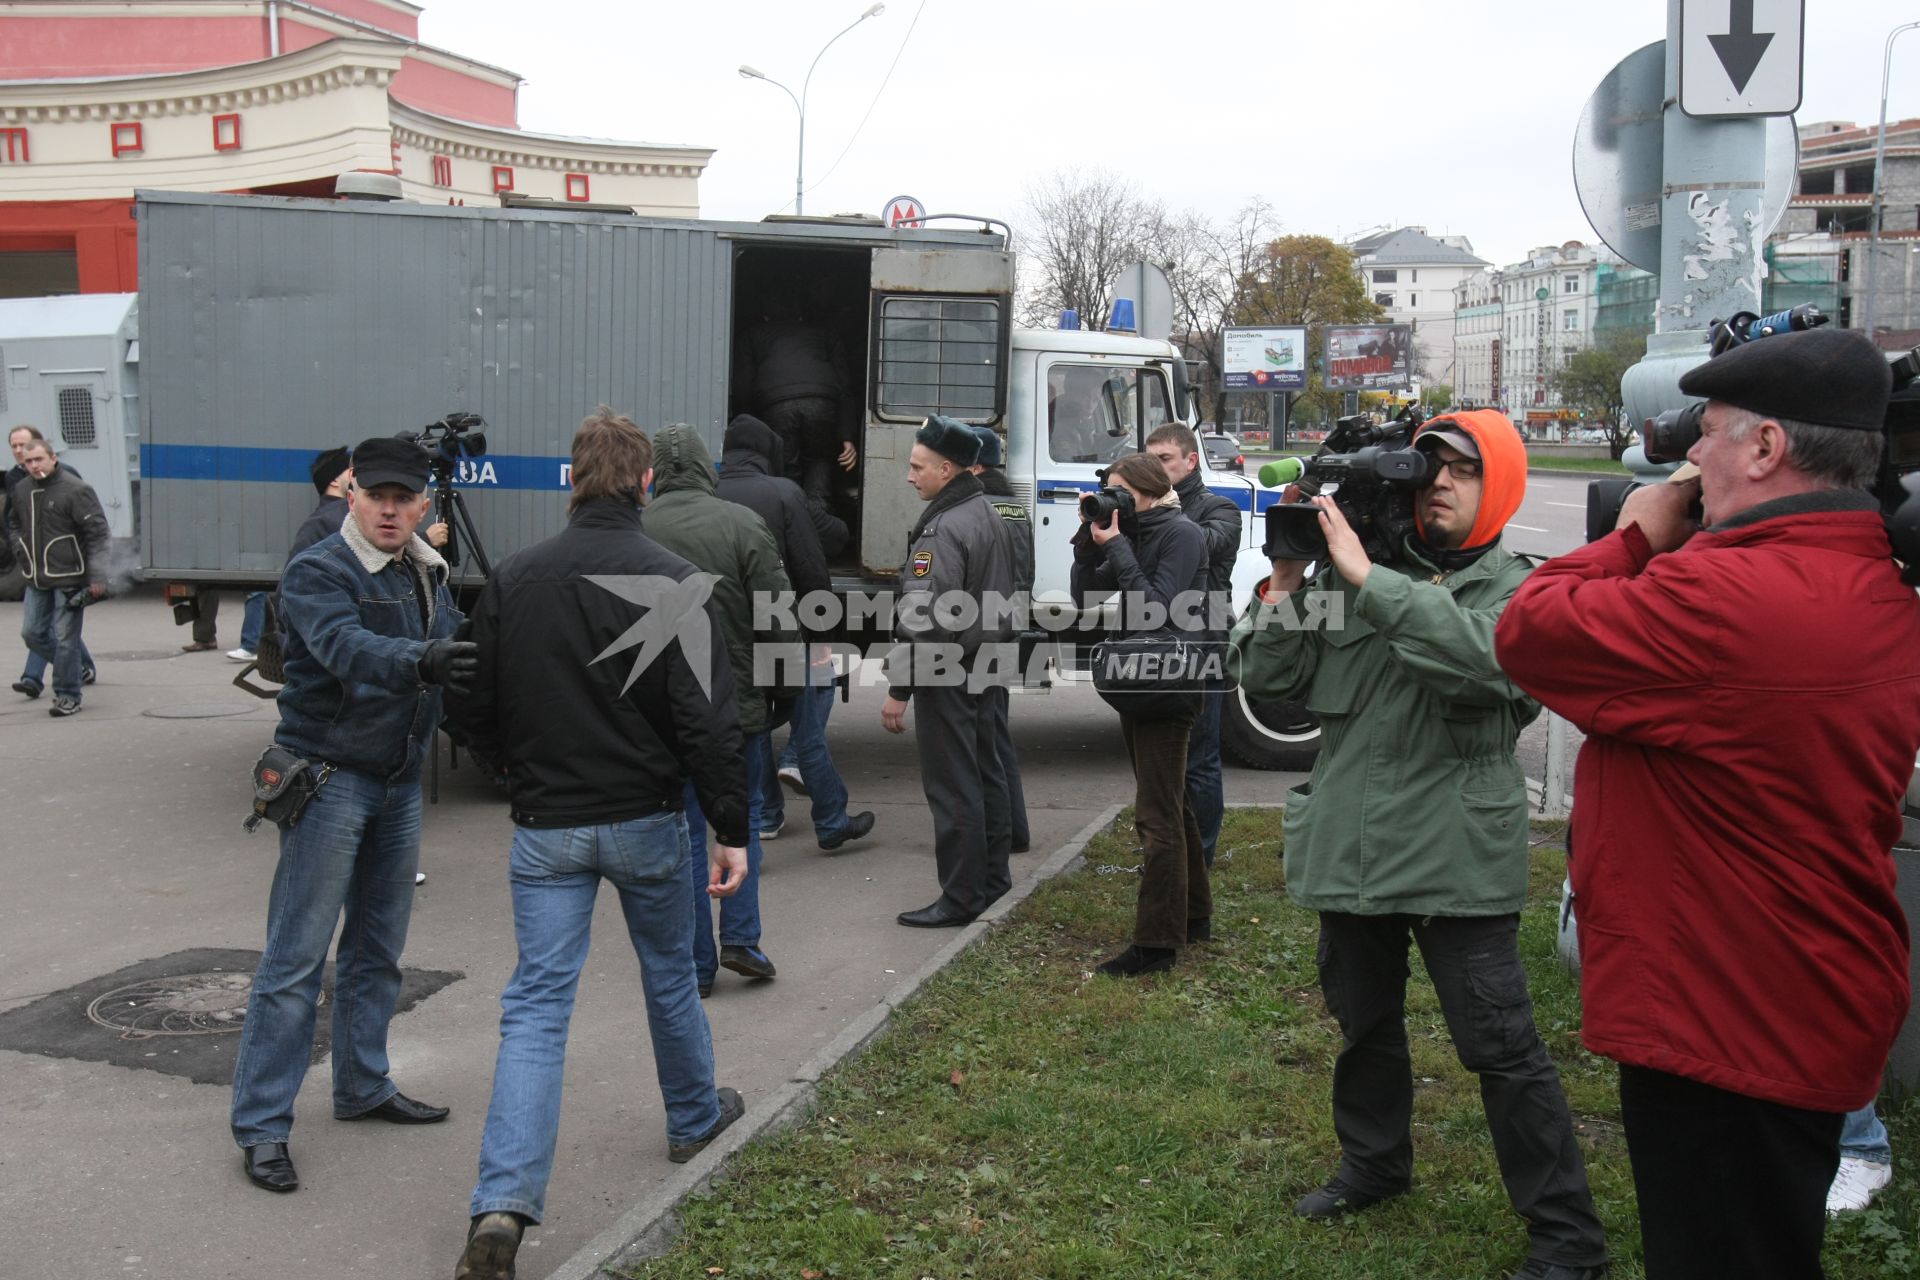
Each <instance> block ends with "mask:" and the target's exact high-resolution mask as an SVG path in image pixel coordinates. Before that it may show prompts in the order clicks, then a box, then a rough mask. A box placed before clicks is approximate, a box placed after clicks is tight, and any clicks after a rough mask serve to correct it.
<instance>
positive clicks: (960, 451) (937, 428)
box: [913, 413, 980, 467]
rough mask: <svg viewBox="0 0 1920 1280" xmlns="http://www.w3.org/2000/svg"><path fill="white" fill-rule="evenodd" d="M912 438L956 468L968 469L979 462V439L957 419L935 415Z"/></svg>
mask: <svg viewBox="0 0 1920 1280" xmlns="http://www.w3.org/2000/svg"><path fill="white" fill-rule="evenodd" d="M913 438H914V441H915V442H916V443H919V444H923V445H925V446H927V448H929V449H931V450H933V451H934V452H935V453H937V454H939V455H940V456H941V457H943V458H945V459H947V460H948V461H949V462H952V463H953V464H954V465H956V466H961V467H970V466H972V465H973V464H974V463H975V462H978V461H979V460H980V437H979V436H977V435H975V434H973V428H972V427H970V426H968V425H967V424H966V423H964V422H962V421H960V419H958V418H949V417H947V416H946V415H945V414H942V413H936V414H934V415H933V416H932V417H931V418H928V419H927V420H926V422H925V423H923V424H922V425H921V427H920V429H919V430H918V431H916V432H914V433H913Z"/></svg>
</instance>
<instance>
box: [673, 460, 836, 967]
mask: <svg viewBox="0 0 1920 1280" xmlns="http://www.w3.org/2000/svg"><path fill="white" fill-rule="evenodd" d="M653 449H654V453H653V464H654V470H653V495H654V496H653V501H652V502H651V503H649V504H648V506H647V513H646V519H645V520H644V521H643V527H644V529H645V531H646V534H647V536H648V537H650V538H652V539H653V540H654V541H655V542H658V543H659V544H660V545H661V546H663V547H665V548H666V549H667V550H669V551H671V552H673V553H675V554H676V555H680V556H684V557H685V558H686V559H687V560H689V561H690V562H692V564H693V566H694V567H695V568H696V569H699V570H701V571H703V572H704V573H706V574H708V575H710V576H711V577H712V578H713V580H714V581H713V599H712V605H713V615H714V620H715V622H716V623H717V624H718V625H719V628H720V635H719V637H718V639H719V641H720V643H722V644H724V645H725V646H726V649H727V652H728V653H729V654H730V655H731V656H732V658H733V683H734V705H735V707H736V708H737V710H738V713H739V718H740V733H741V736H742V738H743V739H744V743H743V746H744V750H745V753H746V760H745V765H744V770H743V772H744V778H743V780H744V782H745V783H746V788H747V806H748V815H747V826H748V833H747V878H746V882H745V883H744V884H743V885H741V887H740V892H739V893H736V894H734V895H733V896H732V897H730V898H727V899H725V900H724V901H722V902H721V904H720V951H719V954H718V955H717V956H716V954H715V952H714V946H713V915H712V908H711V906H710V904H709V903H708V901H707V884H706V877H705V874H704V873H698V874H695V875H693V877H692V879H691V880H690V881H689V885H688V889H689V901H690V903H691V905H692V910H693V959H694V968H695V971H696V974H697V976H698V978H699V980H700V994H701V995H703V996H704V995H707V994H709V993H710V992H711V991H712V990H713V979H714V971H715V970H716V969H717V968H726V969H731V970H732V971H733V972H735V973H737V974H740V975H742V976H743V977H747V978H771V977H773V976H774V972H775V971H774V966H773V961H772V960H770V959H768V958H767V953H766V952H764V951H762V950H761V949H760V822H761V818H760V792H761V788H762V786H763V784H764V779H763V778H762V777H761V774H762V772H763V770H764V762H765V760H766V759H767V733H768V731H769V730H770V729H771V728H772V727H773V725H772V719H773V708H772V705H771V702H770V700H769V699H768V697H767V694H766V692H765V690H764V689H762V688H761V687H759V686H758V684H757V683H756V681H755V678H754V675H755V672H754V651H755V649H756V648H757V647H758V642H760V641H765V642H767V643H769V644H773V645H777V646H780V647H781V648H785V647H787V646H792V647H793V653H792V654H789V655H786V656H789V657H797V656H798V654H799V652H800V650H799V648H798V645H797V641H798V640H799V635H798V633H797V632H794V633H784V632H783V633H779V634H768V635H762V636H758V637H757V636H756V635H755V633H754V625H753V624H754V601H755V599H756V598H758V599H763V600H770V599H772V598H774V597H777V596H779V595H781V594H783V593H785V592H788V591H791V590H792V589H793V584H792V582H791V581H790V580H789V579H788V577H787V571H786V570H785V569H783V568H782V567H781V565H780V548H779V546H778V545H777V544H776V543H775V542H774V539H773V534H772V532H771V531H769V530H768V528H767V525H766V522H765V521H763V520H762V519H761V518H760V517H759V516H757V515H755V514H754V513H753V512H752V511H749V510H748V509H747V508H745V507H743V506H740V505H739V504H738V503H733V502H727V501H725V500H723V499H722V498H720V497H719V496H717V494H716V492H715V490H716V489H718V487H719V478H718V477H717V476H716V475H715V474H714V470H713V460H712V458H711V457H710V456H709V455H708V453H707V446H706V444H705V443H703V442H702V441H701V439H700V433H699V432H698V431H696V430H695V429H694V428H692V427H690V426H687V425H686V424H685V423H675V424H674V425H672V426H670V427H666V428H664V429H663V430H661V432H660V433H659V434H658V435H656V436H655V437H654V441H653ZM686 804H687V826H688V829H689V830H697V831H701V832H703V833H704V830H705V828H704V825H703V824H704V822H705V818H704V817H703V815H702V813H701V810H700V797H699V796H698V795H697V794H695V792H694V790H693V788H692V787H689V788H688V789H687V795H686Z"/></svg>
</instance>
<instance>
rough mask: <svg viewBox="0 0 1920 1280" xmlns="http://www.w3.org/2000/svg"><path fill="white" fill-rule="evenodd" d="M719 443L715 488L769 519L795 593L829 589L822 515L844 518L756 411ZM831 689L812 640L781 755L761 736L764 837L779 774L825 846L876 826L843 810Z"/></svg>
mask: <svg viewBox="0 0 1920 1280" xmlns="http://www.w3.org/2000/svg"><path fill="white" fill-rule="evenodd" d="M722 446H723V447H722V452H721V455H720V484H719V487H718V488H717V489H716V490H715V491H714V492H715V494H716V496H718V497H720V498H723V499H725V500H726V501H728V502H737V503H739V504H740V505H741V506H743V507H746V508H747V509H748V510H750V511H752V512H753V513H754V514H755V515H757V516H759V517H760V518H761V519H762V520H763V521H765V522H766V525H767V529H768V530H769V531H770V532H771V533H772V534H773V542H774V545H775V546H776V547H778V548H779V549H780V560H781V562H782V563H783V564H784V565H785V566H786V570H787V577H788V578H789V579H791V580H792V582H793V590H794V595H795V598H796V599H797V600H804V599H806V598H807V597H808V596H809V595H812V594H813V593H815V592H827V591H831V590H832V589H833V580H832V578H830V577H829V576H828V572H827V557H826V556H825V555H824V554H822V552H821V547H820V538H819V536H818V530H819V527H820V526H819V520H820V518H821V517H823V516H824V517H825V519H827V520H829V521H831V522H832V523H833V524H836V525H839V527H840V537H841V540H842V541H844V540H845V538H846V526H845V525H843V524H840V522H839V521H838V520H834V519H833V517H831V516H827V515H825V510H824V508H822V507H819V506H817V505H815V504H812V503H809V502H808V501H807V498H806V495H804V494H803V493H801V491H800V486H799V485H797V484H795V483H794V482H793V481H791V480H789V479H787V478H786V476H784V475H782V474H781V463H782V458H783V451H782V447H781V444H780V437H779V436H777V435H775V434H774V431H773V428H771V427H769V426H768V425H767V424H766V423H764V422H762V421H760V419H758V418H756V417H754V416H752V415H751V414H746V413H743V414H741V415H739V416H738V417H736V418H735V419H734V420H733V421H732V422H730V423H728V424H727V435H726V439H725V440H724V441H723V442H722ZM833 696H834V682H833V667H832V664H831V655H830V654H829V653H828V652H827V649H826V646H825V645H824V644H815V645H810V646H809V649H808V666H807V687H806V689H805V690H804V691H803V692H802V693H801V694H800V696H799V697H798V698H796V699H795V700H794V707H793V718H792V721H791V723H790V725H789V727H788V730H787V745H786V748H785V749H784V750H783V751H782V752H781V753H780V757H779V760H778V761H776V760H775V759H774V757H773V747H772V742H771V739H767V740H766V747H765V750H766V758H765V759H764V760H762V761H761V771H760V778H761V781H762V785H761V796H760V838H761V839H762V840H771V839H773V838H774V837H775V836H777V835H779V834H780V830H781V828H782V827H784V826H785V825H786V811H787V799H786V795H785V793H784V792H782V790H781V782H782V780H783V779H787V780H790V783H791V785H794V787H795V790H797V791H799V792H800V793H801V794H803V795H807V796H810V797H812V800H813V814H812V817H813V836H814V839H815V840H817V841H819V843H820V847H821V848H822V849H824V850H826V851H827V852H829V853H831V852H833V851H834V850H836V849H838V848H840V847H841V846H842V845H845V844H846V843H848V842H849V841H852V840H858V839H860V838H861V837H863V836H865V835H867V834H868V833H869V832H871V831H872V830H873V823H874V817H873V813H872V812H871V811H870V810H869V811H865V812H861V813H856V814H848V812H847V785H846V783H845V781H843V780H842V779H841V777H840V771H839V770H838V769H836V768H835V767H834V764H833V756H832V754H831V753H830V752H828V750H827V717H828V715H829V714H830V713H831V712H832V710H833Z"/></svg>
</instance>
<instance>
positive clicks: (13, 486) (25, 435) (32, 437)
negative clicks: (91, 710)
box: [0, 425, 94, 698]
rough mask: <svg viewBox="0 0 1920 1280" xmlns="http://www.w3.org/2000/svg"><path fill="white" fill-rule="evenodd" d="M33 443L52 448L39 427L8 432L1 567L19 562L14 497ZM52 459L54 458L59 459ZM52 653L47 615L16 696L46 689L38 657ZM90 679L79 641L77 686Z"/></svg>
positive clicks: (17, 508) (75, 474) (88, 659)
mask: <svg viewBox="0 0 1920 1280" xmlns="http://www.w3.org/2000/svg"><path fill="white" fill-rule="evenodd" d="M35 443H39V444H45V445H47V448H49V449H51V448H53V446H52V445H51V444H47V438H46V436H44V435H42V434H41V433H40V428H38V427H30V426H25V425H21V426H18V427H15V428H14V429H13V430H11V431H9V432H7V444H8V445H10V446H11V447H12V449H13V469H12V470H11V471H9V472H7V479H6V486H7V514H6V526H5V530H6V533H5V537H4V538H0V541H3V542H5V543H6V544H7V546H6V551H5V553H4V557H3V558H0V563H9V562H11V563H17V562H18V559H19V557H18V556H17V555H15V554H14V549H13V537H14V533H15V524H14V522H15V521H16V520H17V519H18V517H19V515H20V501H21V500H20V498H19V496H17V495H19V494H22V493H24V492H25V490H24V489H23V488H22V486H24V485H25V484H27V483H28V482H29V481H31V480H32V479H33V477H32V476H30V475H28V474H27V468H26V466H25V465H24V464H23V461H22V460H23V459H24V458H25V457H26V456H27V446H28V445H31V444H35ZM55 456H56V457H57V456H58V455H55ZM63 469H64V470H65V471H66V472H67V474H69V475H71V476H73V477H74V478H75V479H78V478H80V473H79V472H78V471H75V470H74V469H73V468H72V467H65V468H63ZM18 567H19V569H20V572H22V573H26V572H27V566H26V565H24V564H21V565H19V566H18ZM52 651H53V619H52V615H51V614H49V615H48V618H47V624H46V627H45V628H44V630H43V633H42V636H41V643H40V645H39V647H38V648H36V647H35V646H34V645H33V643H32V642H28V645H27V663H26V666H25V667H24V668H23V669H22V670H21V672H20V678H19V679H18V680H15V681H14V682H13V691H14V692H15V693H24V694H26V695H27V697H29V698H37V697H39V696H40V695H41V693H42V692H43V691H44V690H45V689H46V685H47V660H46V659H45V658H43V657H41V656H40V655H41V654H42V653H43V652H45V653H51V652H52ZM93 676H94V672H93V655H92V654H91V653H88V652H87V644H86V641H84V640H82V641H81V642H80V683H81V684H83V685H84V684H92V683H93Z"/></svg>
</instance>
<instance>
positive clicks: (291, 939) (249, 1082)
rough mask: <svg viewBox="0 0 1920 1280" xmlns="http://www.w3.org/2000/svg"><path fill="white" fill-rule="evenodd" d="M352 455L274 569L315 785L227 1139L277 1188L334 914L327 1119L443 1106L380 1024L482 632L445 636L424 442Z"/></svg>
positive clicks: (445, 600) (292, 850) (288, 709)
mask: <svg viewBox="0 0 1920 1280" xmlns="http://www.w3.org/2000/svg"><path fill="white" fill-rule="evenodd" d="M353 464H354V470H355V473H356V482H355V486H354V490H353V493H352V495H351V497H350V498H349V499H348V504H349V518H348V519H347V521H346V523H345V524H343V525H342V526H341V527H340V531H339V532H337V533H334V534H330V535H328V536H327V537H325V538H322V539H321V540H320V541H319V542H317V543H315V544H314V545H313V547H312V548H310V549H309V550H308V551H307V552H306V553H304V554H303V555H300V556H298V557H296V558H295V559H294V562H293V563H292V564H290V565H288V566H287V571H286V573H285V575H284V576H283V577H282V578H281V582H280V597H281V600H282V601H283V602H284V604H285V607H286V626H287V629H286V674H287V680H286V684H285V685H284V686H282V687H281V690H280V727H279V729H278V730H277V731H276V732H275V734H274V741H275V743H276V744H278V745H279V746H281V747H284V748H286V749H287V750H288V751H290V752H291V753H292V754H293V755H295V756H298V757H299V758H300V759H302V760H303V761H305V762H307V764H308V765H309V768H310V770H311V774H310V776H311V777H312V779H313V782H314V784H315V787H316V789H315V791H314V792H313V796H312V798H311V799H310V800H309V801H308V802H307V805H306V809H305V812H303V813H302V814H301V815H300V816H299V819H298V821H297V822H295V823H293V824H292V825H290V826H286V827H283V828H282V829H281V831H280V862H279V865H278V866H277V867H276V868H275V870H274V875H273V893H272V896H271V897H270V898H269V899H268V902H267V941H266V946H265V947H264V948H263V949H262V950H261V952H260V967H259V969H258V970H257V971H256V972H255V974H254V976H253V994H252V995H251V997H249V999H248V1001H247V1017H246V1023H245V1025H244V1026H243V1027H242V1029H241V1032H240V1047H239V1050H238V1054H237V1056H236V1057H235V1059H234V1066H233V1115H232V1124H233V1139H234V1141H235V1142H236V1143H238V1144H239V1146H240V1149H241V1152H242V1155H243V1164H244V1167H245V1169H246V1173H247V1177H248V1178H249V1179H250V1180H252V1182H253V1184H254V1185H255V1186H258V1187H262V1188H264V1189H266V1190H268V1191H293V1190H295V1189H296V1188H298V1187H299V1185H300V1179H299V1177H298V1176H297V1175H296V1174H295V1172H294V1168H293V1160H292V1157H291V1156H290V1155H289V1153H288V1151H287V1138H288V1135H289V1133H290V1132H291V1130H292V1128H293V1102H294V1097H295V1095H297V1094H298V1093H299V1092H300V1082H301V1081H302V1080H303V1079H304V1078H305V1076H306V1074H307V1060H308V1057H309V1055H310V1054H311V1053H312V1051H313V1029H314V1020H315V1018H316V1016H317V1013H318V1007H319V1000H320V979H321V970H322V968H323V967H324V966H325V964H326V961H327V944H328V943H329V942H330V941H332V939H333V932H334V927H335V926H336V925H340V926H341V928H340V945H339V949H338V951H337V952H336V954H335V957H334V961H335V963H334V982H333V1000H332V1007H333V1039H332V1053H333V1114H334V1118H335V1119H339V1120H365V1119H374V1120H385V1121H387V1122H389V1123H391V1124H407V1125H411V1124H433V1123H435V1122H436V1121H440V1120H444V1119H446V1118H447V1109H446V1108H445V1107H435V1106H428V1105H427V1104H425V1103H422V1102H416V1101H414V1100H413V1099H412V1098H409V1097H407V1096H406V1095H405V1094H403V1093H401V1092H400V1090H399V1088H398V1086H396V1085H395V1084H394V1083H393V1081H392V1080H391V1079H390V1078H389V1077H388V1060H387V1028H388V1024H389V1023H390V1022H391V1021H392V1020H393V1010H394V1005H395V1003H396V1002H397V1001H398V1000H399V997H400V953H401V951H402V950H403V949H404V948H405V946H406V942H407V925H408V922H409V920H410V919H411V917H412V914H413V877H414V870H415V868H416V866H417V865H418V863H419V860H420V766H421V763H422V762H423V761H424V760H425V758H426V753H427V752H428V751H429V750H431V749H432V747H433V735H434V733H435V732H436V731H437V729H438V727H439V724H440V690H441V687H442V686H446V687H450V688H456V689H457V688H460V687H462V686H464V685H465V684H466V683H467V682H468V681H470V680H471V679H472V678H473V675H474V671H475V669H476V666H477V663H476V661H475V657H474V648H473V646H472V645H471V644H468V643H464V642H461V641H458V640H455V639H453V633H454V629H455V628H456V627H457V626H458V625H459V622H460V615H459V613H458V612H456V611H455V610H454V607H453V597H452V595H451V594H449V592H448V590H447V563H446V561H445V560H442V559H441V558H440V556H439V555H438V554H437V553H435V552H434V550H433V549H432V548H431V547H429V546H427V544H426V542H425V541H424V540H423V539H421V538H418V537H416V536H415V534H414V530H415V529H417V528H418V527H419V524H420V521H421V519H422V518H423V517H424V516H425V515H426V514H427V508H428V506H429V505H430V499H429V498H428V497H427V495H426V493H425V490H426V487H427V473H428V469H429V460H428V458H427V452H426V450H424V449H422V448H421V447H420V446H419V445H416V444H412V443H409V442H407V441H405V440H396V439H393V438H392V437H390V436H376V437H374V438H373V439H371V440H366V441H363V442H362V443H361V444H360V447H359V448H357V449H355V450H354V454H353ZM343 912H344V914H345V923H344V924H343V925H342V924H341V916H342V913H343Z"/></svg>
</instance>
